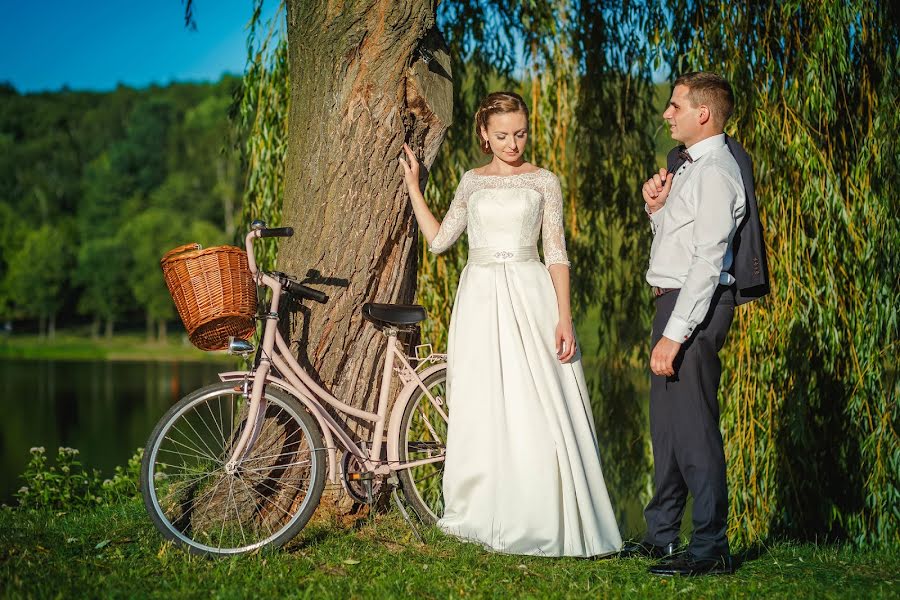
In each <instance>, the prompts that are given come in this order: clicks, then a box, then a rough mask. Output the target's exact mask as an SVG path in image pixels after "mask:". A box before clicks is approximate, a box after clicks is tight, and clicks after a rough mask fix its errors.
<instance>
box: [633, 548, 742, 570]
mask: <svg viewBox="0 0 900 600" xmlns="http://www.w3.org/2000/svg"><path fill="white" fill-rule="evenodd" d="M648 570H649V571H650V572H651V573H652V574H654V575H684V576H694V575H731V574H732V573H734V565H733V564H732V563H731V557H730V556H720V557H718V558H698V557H696V556H694V555H693V554H691V553H690V552H684V553H682V554H680V555H678V556H676V557H674V558H672V559H671V560H661V561H660V562H659V563H657V564H655V565H653V566H652V567H650V568H649V569H648Z"/></svg>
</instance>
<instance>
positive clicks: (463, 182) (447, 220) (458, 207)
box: [428, 173, 469, 254]
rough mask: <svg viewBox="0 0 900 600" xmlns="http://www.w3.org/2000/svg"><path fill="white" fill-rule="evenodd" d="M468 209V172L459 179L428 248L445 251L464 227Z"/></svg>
mask: <svg viewBox="0 0 900 600" xmlns="http://www.w3.org/2000/svg"><path fill="white" fill-rule="evenodd" d="M468 209H469V174H468V173H465V174H463V176H462V179H460V180H459V185H458V186H457V187H456V194H455V195H454V196H453V200H452V201H451V202H450V208H448V209H447V214H446V215H444V220H443V221H441V227H440V229H438V232H437V234H436V235H435V236H434V239H433V240H431V244H430V245H429V246H428V249H429V250H431V251H432V252H434V253H435V254H440V253H441V252H446V251H447V249H448V248H449V247H450V246H452V245H453V242H455V241H456V240H457V238H459V236H460V234H462V232H463V231H465V229H466V221H467V219H466V214H467V212H468Z"/></svg>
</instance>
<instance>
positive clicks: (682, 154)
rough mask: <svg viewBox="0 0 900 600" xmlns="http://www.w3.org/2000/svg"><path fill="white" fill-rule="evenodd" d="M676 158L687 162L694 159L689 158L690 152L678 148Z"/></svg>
mask: <svg viewBox="0 0 900 600" xmlns="http://www.w3.org/2000/svg"><path fill="white" fill-rule="evenodd" d="M678 158H680V159H681V160H683V161H684V162H689V163H692V162H694V159H693V158H691V154H690V152H688V151H687V150H679V151H678Z"/></svg>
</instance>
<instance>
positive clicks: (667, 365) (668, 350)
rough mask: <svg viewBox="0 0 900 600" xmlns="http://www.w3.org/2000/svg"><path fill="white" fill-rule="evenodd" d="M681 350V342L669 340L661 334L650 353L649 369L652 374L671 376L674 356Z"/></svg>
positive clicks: (673, 368) (673, 370)
mask: <svg viewBox="0 0 900 600" xmlns="http://www.w3.org/2000/svg"><path fill="white" fill-rule="evenodd" d="M679 350H681V343H679V342H676V341H674V340H670V339H669V338H667V337H666V336H663V337H661V338H660V339H659V341H658V342H657V343H656V347H655V348H653V352H652V353H651V354H650V370H651V371H653V374H654V375H665V376H666V377H672V376H673V375H675V357H676V356H678V351H679Z"/></svg>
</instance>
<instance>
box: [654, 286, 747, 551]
mask: <svg viewBox="0 0 900 600" xmlns="http://www.w3.org/2000/svg"><path fill="white" fill-rule="evenodd" d="M676 300H678V292H677V291H675V292H669V293H668V294H664V295H662V296H659V297H658V298H657V299H656V317H655V318H654V319H653V346H656V343H657V342H658V341H659V339H660V338H661V337H662V333H663V330H664V329H665V327H666V323H668V321H669V316H670V315H671V314H672V310H673V309H674V308H675V302H676ZM733 318H734V291H733V290H732V289H731V288H727V287H722V286H720V287H719V288H718V289H717V290H716V293H715V295H714V296H713V299H712V302H711V303H710V308H709V312H708V313H707V315H706V319H705V320H704V321H703V323H702V324H701V325H699V326H698V327H697V328H696V329H695V330H694V333H693V335H692V336H691V338H690V339H689V340H688V341H687V342H685V343H684V345H682V347H681V351H680V352H679V354H678V357H677V358H676V359H675V375H674V376H673V377H665V376H659V375H653V374H651V376H650V377H651V380H650V437H651V440H652V442H653V464H654V483H655V486H656V493H655V494H654V496H653V498H652V499H651V500H650V503H649V504H648V505H647V508H646V509H645V510H644V518H645V519H646V521H647V537H646V538H645V540H644V541H645V542H649V543H651V544H655V545H657V546H664V545H666V544H669V543H670V542H677V540H678V537H679V533H680V531H681V518H682V516H683V515H684V505H685V502H686V501H687V496H688V492H690V494H691V495H692V496H693V498H694V510H693V513H694V514H693V515H692V516H693V521H694V532H693V535H692V537H691V543H690V546H689V550H690V552H691V553H692V554H693V555H694V556H697V557H700V558H711V557H719V556H722V555H726V554H728V538H727V537H726V531H727V518H728V487H727V483H726V479H725V451H724V449H723V446H722V434H721V432H720V431H719V400H718V391H719V378H720V376H721V374H722V363H721V362H720V361H719V350H721V349H722V346H723V345H724V344H725V338H726V336H727V334H728V329H729V327H731V321H732V319H733ZM651 348H652V347H651Z"/></svg>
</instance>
